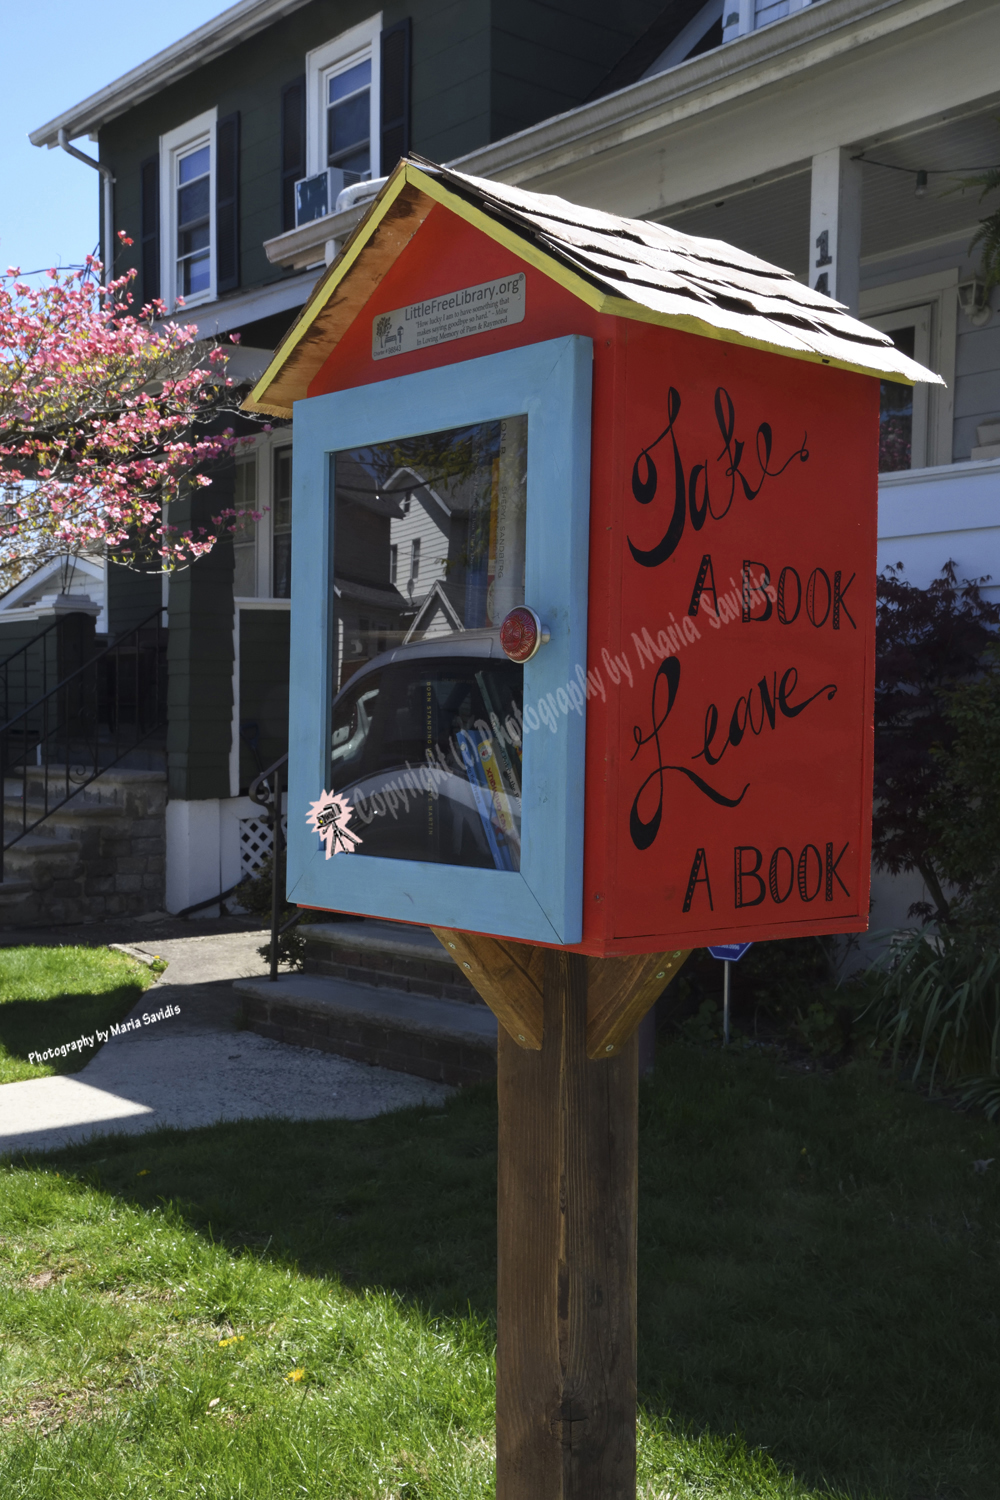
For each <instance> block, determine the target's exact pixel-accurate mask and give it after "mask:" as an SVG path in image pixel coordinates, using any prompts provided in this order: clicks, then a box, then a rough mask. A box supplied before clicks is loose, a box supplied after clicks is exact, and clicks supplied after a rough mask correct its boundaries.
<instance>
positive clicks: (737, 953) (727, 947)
mask: <svg viewBox="0 0 1000 1500" xmlns="http://www.w3.org/2000/svg"><path fill="white" fill-rule="evenodd" d="M752 947H753V943H720V944H719V945H718V946H717V947H715V948H709V950H708V951H709V953H711V955H712V957H713V958H723V959H728V961H729V962H730V963H731V964H736V963H739V961H740V959H741V958H742V957H743V955H744V953H747V952H748V951H749V950H750V949H751V948H752Z"/></svg>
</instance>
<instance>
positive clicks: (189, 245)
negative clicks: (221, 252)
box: [174, 141, 212, 297]
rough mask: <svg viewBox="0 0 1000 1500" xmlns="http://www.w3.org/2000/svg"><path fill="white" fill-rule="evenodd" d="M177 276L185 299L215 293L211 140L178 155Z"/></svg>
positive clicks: (176, 160)
mask: <svg viewBox="0 0 1000 1500" xmlns="http://www.w3.org/2000/svg"><path fill="white" fill-rule="evenodd" d="M175 164H176V172H177V187H176V194H177V201H176V208H177V218H176V225H177V231H176V232H177V276H176V280H175V283H174V285H175V286H176V288H177V295H178V296H181V297H199V296H201V295H203V294H204V293H207V292H211V290H212V148H211V146H210V145H209V143H208V141H205V143H204V144H203V145H200V146H195V147H194V149H193V150H190V151H185V152H183V153H178V154H177V156H176V158H175Z"/></svg>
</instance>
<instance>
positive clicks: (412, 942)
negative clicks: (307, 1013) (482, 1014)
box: [300, 918, 482, 1005]
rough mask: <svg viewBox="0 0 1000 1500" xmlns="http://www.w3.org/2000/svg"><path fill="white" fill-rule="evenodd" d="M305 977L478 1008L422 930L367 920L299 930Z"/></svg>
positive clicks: (468, 986) (444, 956) (469, 987)
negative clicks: (302, 947) (325, 978)
mask: <svg viewBox="0 0 1000 1500" xmlns="http://www.w3.org/2000/svg"><path fill="white" fill-rule="evenodd" d="M300 930H301V932H302V936H303V937H304V938H305V943H306V947H305V960H304V966H305V971H306V973H307V974H317V975H319V974H322V975H325V976H326V977H328V978H331V979H344V980H348V981H350V982H351V983H354V984H363V985H370V986H373V987H379V988H380V987H386V988H389V989H394V990H400V991H403V992H405V993H408V994H413V995H427V996H430V997H433V998H435V999H439V1000H457V1001H461V1002H463V1003H465V1004H471V1005H482V1001H481V1000H480V998H479V996H478V995H477V994H476V991H475V990H474V989H473V987H472V985H471V984H469V982H468V980H466V979H464V978H463V976H462V973H461V970H460V969H458V968H457V967H456V965H455V964H454V962H453V961H452V959H450V958H449V957H448V955H447V954H446V953H445V951H444V949H443V948H442V947H441V944H440V943H439V942H438V940H437V938H436V937H435V936H434V934H433V933H432V932H429V931H428V929H427V928H426V927H410V926H408V925H407V924H406V923H404V922H380V921H376V920H373V919H370V918H369V919H368V920H363V921H351V922H316V923H311V924H309V925H308V926H303V927H302V928H301V929H300Z"/></svg>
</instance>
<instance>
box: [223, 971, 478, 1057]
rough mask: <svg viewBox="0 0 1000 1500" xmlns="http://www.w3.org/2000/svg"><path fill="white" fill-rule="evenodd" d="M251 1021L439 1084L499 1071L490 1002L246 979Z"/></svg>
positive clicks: (315, 978) (338, 983)
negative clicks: (472, 1003)
mask: <svg viewBox="0 0 1000 1500" xmlns="http://www.w3.org/2000/svg"><path fill="white" fill-rule="evenodd" d="M233 988H234V990H235V991H236V993H237V994H238V995H240V996H241V997H242V999H243V1024H244V1026H246V1028H247V1029H248V1030H249V1031H255V1032H256V1033H257V1034H258V1035H259V1036H267V1037H271V1038H272V1039H273V1040H274V1041H278V1042H288V1043H291V1044H292V1045H293V1046H298V1047H315V1048H317V1049H318V1050H319V1051H321V1052H336V1053H337V1054H338V1055H339V1056H341V1057H350V1058H353V1059H354V1060H355V1061H357V1062H368V1063H375V1064H377V1065H378V1066H379V1067H382V1068H392V1069H393V1070H394V1071H396V1072H398V1073H412V1074H414V1075H416V1076H417V1077H419V1078H431V1079H434V1080H435V1081H436V1082H438V1083H451V1084H467V1083H479V1082H482V1081H483V1080H484V1079H488V1078H492V1077H493V1076H494V1075H495V1073H496V1049H497V1022H496V1017H495V1016H494V1015H493V1013H492V1012H491V1011H490V1010H489V1009H488V1008H487V1007H486V1006H485V1005H469V1004H468V1003H467V1002H465V1001H463V1000H447V999H437V998H434V997H432V996H428V995H419V994H414V993H413V992H410V991H406V990H399V989H390V988H389V987H388V986H385V985H378V986H375V985H371V984H357V983H352V982H351V981H349V980H345V979H335V978H327V977H325V976H323V975H319V974H282V975H280V976H279V978H278V979H277V980H276V981H275V982H274V983H273V984H272V983H271V982H270V981H269V980H266V979H240V980H238V981H237V982H236V983H235V984H234V985H233Z"/></svg>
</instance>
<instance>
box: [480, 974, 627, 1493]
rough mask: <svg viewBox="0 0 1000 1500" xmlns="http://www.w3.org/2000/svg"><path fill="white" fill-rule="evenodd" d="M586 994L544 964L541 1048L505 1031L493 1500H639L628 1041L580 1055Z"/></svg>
mask: <svg viewBox="0 0 1000 1500" xmlns="http://www.w3.org/2000/svg"><path fill="white" fill-rule="evenodd" d="M590 962H594V961H593V960H591V961H590ZM610 962H614V960H610ZM587 983H588V960H587V959H586V958H582V957H580V956H579V955H577V954H567V953H559V952H557V951H556V952H553V951H549V952H547V953H546V955H545V968H544V1039H543V1042H542V1046H541V1049H540V1050H533V1049H532V1050H528V1049H526V1048H525V1047H524V1046H523V1045H518V1044H517V1043H515V1042H514V1041H513V1039H512V1038H511V1037H510V1036H508V1034H507V1032H506V1031H505V1029H504V1028H503V1027H501V1029H500V1037H499V1058H498V1064H499V1080H498V1084H499V1100H500V1139H499V1186H498V1210H499V1214H498V1218H499V1223H498V1252H499V1253H498V1299H497V1500H634V1497H635V1420H636V1406H635V1399H636V1397H635V1379H636V1376H635V1277H636V1269H635V1244H636V1171H637V1154H638V1153H637V1098H638V1066H637V1057H638V1054H637V1042H636V1038H635V1036H634V1035H633V1036H632V1037H631V1038H630V1039H629V1040H627V1041H625V1042H624V1043H622V1044H621V1045H620V1046H619V1047H618V1048H616V1053H615V1056H613V1057H612V1058H610V1059H608V1060H601V1061H592V1060H591V1059H590V1058H588V1056H587Z"/></svg>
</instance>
